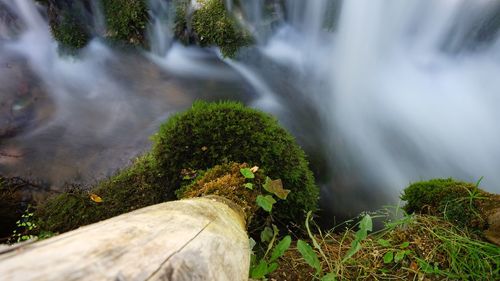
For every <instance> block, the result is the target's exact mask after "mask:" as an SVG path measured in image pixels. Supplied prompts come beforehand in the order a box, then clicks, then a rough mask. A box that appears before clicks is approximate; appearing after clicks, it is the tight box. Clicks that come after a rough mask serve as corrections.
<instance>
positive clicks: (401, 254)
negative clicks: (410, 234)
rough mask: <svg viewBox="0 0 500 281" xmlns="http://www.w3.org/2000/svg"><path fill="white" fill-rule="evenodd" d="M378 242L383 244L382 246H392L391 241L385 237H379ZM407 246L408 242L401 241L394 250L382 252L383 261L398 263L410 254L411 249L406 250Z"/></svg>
mask: <svg viewBox="0 0 500 281" xmlns="http://www.w3.org/2000/svg"><path fill="white" fill-rule="evenodd" d="M378 243H379V244H380V245H381V246H383V247H392V245H391V243H390V242H389V241H388V240H385V239H379V240H378ZM408 246H410V242H403V243H401V245H399V249H396V250H390V251H388V252H386V253H385V254H384V257H383V259H384V263H391V262H393V261H394V262H395V263H399V262H400V261H402V260H403V259H404V258H405V257H406V256H408V255H409V254H411V250H408V249H407V248H408Z"/></svg>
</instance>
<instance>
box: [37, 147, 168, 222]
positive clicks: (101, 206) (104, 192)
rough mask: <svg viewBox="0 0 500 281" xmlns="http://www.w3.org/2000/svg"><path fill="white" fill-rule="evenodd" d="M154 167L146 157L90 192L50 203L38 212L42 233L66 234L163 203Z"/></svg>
mask: <svg viewBox="0 0 500 281" xmlns="http://www.w3.org/2000/svg"><path fill="white" fill-rule="evenodd" d="M154 163H155V162H154V161H153V160H152V158H151V157H150V156H149V155H146V156H144V157H141V158H139V159H137V160H136V162H135V163H134V165H132V166H131V167H130V168H127V169H125V170H123V171H121V172H119V173H117V174H116V175H115V176H113V177H111V178H110V179H108V180H105V181H102V182H101V183H99V184H98V185H97V186H96V187H94V188H93V189H92V190H91V191H83V190H79V189H75V190H71V191H68V192H65V193H62V194H59V195H57V196H55V197H52V198H50V199H48V200H47V201H46V202H45V203H43V204H42V205H40V206H38V207H37V209H36V211H35V217H36V218H37V219H38V221H39V222H38V224H39V225H40V229H41V230H44V231H50V232H66V231H69V230H72V229H75V228H78V227H80V226H83V225H87V224H91V223H94V222H98V221H101V220H104V219H108V218H111V217H113V216H117V215H120V214H123V213H126V212H130V211H132V210H135V209H139V208H142V207H146V206H150V205H154V204H157V203H160V202H162V201H164V196H163V189H162V188H161V186H160V185H159V184H157V183H156V182H155V179H156V169H155V166H154ZM95 196H97V197H98V198H100V200H96V198H97V197H95ZM98 201H100V202H98Z"/></svg>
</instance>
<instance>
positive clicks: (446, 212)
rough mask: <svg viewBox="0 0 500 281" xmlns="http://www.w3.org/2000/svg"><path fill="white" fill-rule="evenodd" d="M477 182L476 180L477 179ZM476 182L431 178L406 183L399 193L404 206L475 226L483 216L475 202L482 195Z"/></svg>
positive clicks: (460, 223)
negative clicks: (401, 192) (406, 185)
mask: <svg viewBox="0 0 500 281" xmlns="http://www.w3.org/2000/svg"><path fill="white" fill-rule="evenodd" d="M478 183H479V182H478ZM480 194H481V191H480V190H479V189H478V187H477V185H473V184H470V183H465V182H459V181H455V180H453V179H451V178H450V179H433V180H430V181H424V182H417V183H414V184H411V185H410V186H408V187H407V188H406V189H405V190H404V191H403V194H402V196H401V199H402V200H405V201H407V203H406V205H405V206H404V210H405V211H406V212H408V213H412V212H417V213H424V214H431V215H439V216H443V217H444V218H446V219H447V220H449V221H451V222H454V223H456V224H457V225H459V226H468V227H477V226H478V225H480V224H482V223H483V222H482V221H481V220H483V219H482V218H481V217H480V215H479V213H478V209H477V203H478V201H479V200H481V199H483V197H482V196H481V195H480Z"/></svg>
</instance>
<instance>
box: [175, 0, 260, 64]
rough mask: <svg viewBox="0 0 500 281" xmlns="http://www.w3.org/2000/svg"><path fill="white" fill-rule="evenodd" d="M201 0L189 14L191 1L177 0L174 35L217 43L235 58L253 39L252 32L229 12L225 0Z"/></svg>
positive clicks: (204, 44) (184, 39)
mask: <svg viewBox="0 0 500 281" xmlns="http://www.w3.org/2000/svg"><path fill="white" fill-rule="evenodd" d="M198 2H199V4H200V5H201V7H200V8H199V9H197V10H195V11H194V12H193V13H192V14H189V5H190V3H189V1H185V0H177V1H176V5H177V8H176V9H177V10H176V18H175V35H176V37H177V38H178V39H179V40H180V41H181V42H183V43H185V44H189V43H196V44H198V45H200V46H202V47H211V46H217V47H219V48H220V50H221V52H222V55H223V56H225V57H234V56H235V55H236V52H237V51H238V50H239V49H240V48H241V47H244V46H247V45H249V44H250V43H251V42H252V37H251V35H250V34H249V32H248V31H246V30H245V29H244V28H243V27H242V26H240V25H239V24H238V22H237V21H236V20H235V19H234V18H233V17H232V15H231V14H230V13H228V11H227V10H226V7H225V6H224V0H199V1H198Z"/></svg>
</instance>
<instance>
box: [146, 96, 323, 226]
mask: <svg viewBox="0 0 500 281" xmlns="http://www.w3.org/2000/svg"><path fill="white" fill-rule="evenodd" d="M153 141H154V145H153V150H152V156H153V157H154V158H155V159H156V161H157V162H158V170H160V171H161V173H162V181H164V186H166V187H168V188H169V189H168V190H166V192H167V196H168V198H169V199H174V198H175V194H174V192H175V190H176V189H178V188H179V187H180V186H181V183H182V178H183V175H182V171H183V170H193V171H199V170H206V169H208V168H210V167H214V166H215V165H218V164H223V163H229V162H238V163H247V164H248V165H250V166H258V167H260V168H261V169H262V170H263V173H265V174H266V175H268V176H269V177H270V178H272V179H281V180H282V182H283V186H284V187H286V188H287V189H289V190H291V193H290V195H289V197H288V198H287V200H285V201H281V202H278V203H277V204H276V206H277V208H280V209H281V210H284V211H283V212H277V216H279V217H280V218H282V219H283V220H284V221H287V222H288V221H296V222H297V221H299V222H300V221H302V219H303V217H304V210H316V208H317V203H318V197H319V189H318V187H317V186H316V185H315V183H314V178H313V174H312V172H311V170H310V169H309V167H308V162H307V160H306V157H305V153H304V151H303V150H302V149H301V148H300V147H299V146H298V145H297V144H296V143H295V140H294V138H293V137H292V136H291V135H290V134H289V133H288V132H287V131H286V130H285V129H283V128H282V127H281V126H279V124H278V122H277V120H276V119H275V118H273V117H271V116H270V115H268V114H266V113H263V112H260V111H258V110H255V109H251V108H247V107H245V106H243V105H242V104H240V103H237V102H219V103H206V102H195V103H194V104H193V107H192V108H191V109H190V110H187V111H186V112H183V113H180V114H176V115H174V116H172V117H171V118H170V119H169V120H168V121H167V122H166V123H165V124H163V125H162V126H161V127H160V129H159V131H158V133H156V134H155V135H154V136H153Z"/></svg>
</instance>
